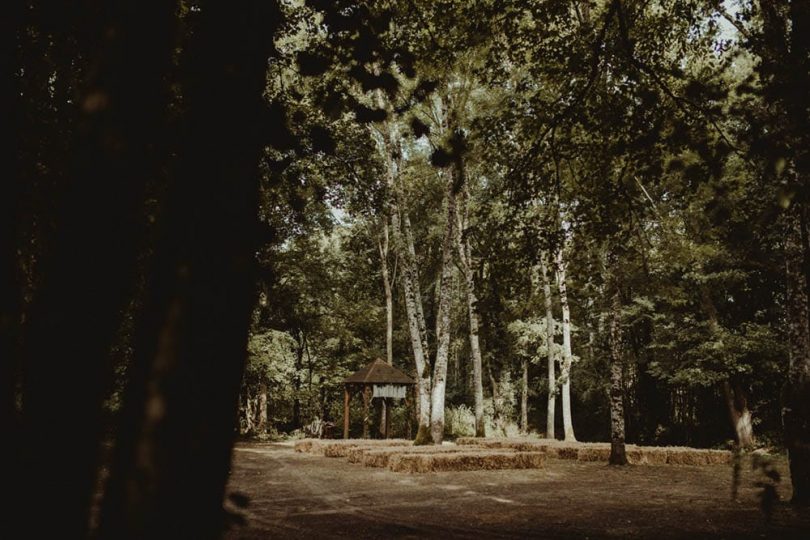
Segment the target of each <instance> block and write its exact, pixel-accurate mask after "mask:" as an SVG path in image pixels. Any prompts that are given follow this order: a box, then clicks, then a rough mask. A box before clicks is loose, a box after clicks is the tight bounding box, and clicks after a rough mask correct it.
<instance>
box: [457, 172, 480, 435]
mask: <svg viewBox="0 0 810 540" xmlns="http://www.w3.org/2000/svg"><path fill="white" fill-rule="evenodd" d="M461 194H462V208H461V209H460V210H459V211H458V212H457V213H458V216H459V220H458V231H457V234H456V238H457V239H458V241H457V249H458V254H459V261H460V266H461V271H462V274H464V285H465V291H466V293H467V317H468V319H469V323H470V357H471V359H472V365H473V396H474V399H475V409H474V410H475V436H476V437H485V436H486V433H485V429H484V382H483V374H482V373H481V345H480V342H479V339H478V311H477V305H478V298H477V297H476V294H475V279H474V275H473V263H472V246H471V245H470V239H469V237H468V236H467V235H466V234H465V233H466V232H467V227H468V202H469V194H468V191H467V188H466V186H462V191H461Z"/></svg>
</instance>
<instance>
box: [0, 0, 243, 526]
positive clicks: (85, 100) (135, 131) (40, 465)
mask: <svg viewBox="0 0 810 540" xmlns="http://www.w3.org/2000/svg"><path fill="white" fill-rule="evenodd" d="M7 8H8V10H9V12H8V13H6V12H4V15H3V17H2V18H3V22H2V32H3V38H2V39H3V41H4V45H8V44H9V43H8V41H11V42H12V43H11V47H10V48H8V49H4V50H3V64H4V65H3V66H2V67H3V68H4V69H7V71H5V73H4V78H3V89H4V90H6V84H10V85H11V86H12V88H10V90H11V91H12V92H14V94H15V95H14V97H13V98H12V100H11V101H9V102H5V103H4V105H9V106H14V104H15V102H18V100H19V99H20V97H26V96H20V94H19V93H18V90H19V89H18V88H14V86H16V85H15V81H18V80H25V79H26V78H28V77H30V72H29V67H30V66H29V65H16V66H14V69H11V67H12V66H9V65H8V61H9V60H11V61H14V60H15V59H16V58H20V59H22V60H23V61H30V52H31V51H20V50H19V49H18V46H19V43H20V42H21V36H22V35H23V34H29V33H34V32H37V33H42V34H43V35H47V36H48V39H55V40H59V41H62V40H63V41H62V42H63V43H66V42H68V41H73V40H75V41H76V42H78V43H82V44H83V45H87V44H88V42H93V49H92V50H83V51H82V53H85V54H84V55H83V56H84V59H81V60H79V59H76V60H77V62H76V63H77V64H81V63H84V61H86V62H88V63H89V64H90V69H88V70H87V74H88V75H87V77H85V79H84V80H83V81H81V83H80V84H77V86H76V87H74V88H73V90H75V91H76V94H75V95H71V96H70V99H71V104H70V106H69V107H68V106H67V104H59V105H57V106H58V107H60V108H61V107H62V106H63V105H64V106H65V109H67V108H69V109H71V112H70V113H69V114H71V115H73V114H75V116H76V125H75V127H74V126H73V125H71V127H70V128H69V129H68V130H67V131H65V132H60V133H58V136H59V137H65V139H66V140H67V142H66V144H65V146H66V147H67V148H69V153H70V159H68V160H65V161H64V162H63V163H53V164H48V165H47V167H48V168H50V166H51V165H52V166H53V168H54V171H55V172H53V173H52V174H53V175H54V177H57V178H59V181H58V182H59V185H56V186H54V187H57V188H58V190H55V191H56V192H57V193H58V194H59V195H58V196H56V197H55V200H54V207H55V208H54V209H50V210H49V212H50V213H51V216H49V217H53V218H54V222H53V223H54V225H55V231H54V234H53V238H52V243H51V247H52V249H51V250H50V251H49V252H48V253H45V254H44V255H45V260H44V261H43V263H42V269H43V270H42V273H41V275H42V281H41V283H40V286H39V287H38V289H37V291H36V293H37V294H36V295H35V296H34V298H33V302H32V304H31V306H30V310H29V311H28V313H27V314H26V315H27V317H26V321H25V326H24V327H23V329H22V330H23V332H24V336H23V339H22V341H21V343H22V344H23V347H24V349H23V350H20V351H14V349H13V347H14V346H15V344H16V343H15V342H16V338H17V337H18V336H15V335H14V332H16V331H17V328H16V325H17V324H18V322H19V319H18V318H17V315H18V314H15V313H14V311H15V310H16V308H15V305H14V303H15V302H16V301H17V300H18V297H17V296H16V294H17V293H19V290H17V291H7V290H6V289H5V287H6V286H8V285H9V283H7V277H6V276H4V280H3V281H4V282H3V283H2V286H3V287H4V289H3V290H0V294H1V295H3V296H4V298H3V299H2V300H0V302H2V303H3V306H2V308H0V309H2V312H0V317H3V319H4V320H0V326H1V327H2V330H1V331H2V332H3V334H4V335H2V336H0V339H2V340H3V341H4V342H5V340H6V339H9V338H10V339H12V340H14V341H11V342H9V343H8V345H7V344H6V343H2V346H3V348H4V349H5V348H6V347H7V346H9V345H10V346H11V347H12V350H11V351H8V352H11V353H15V352H18V353H19V356H17V355H16V354H15V357H6V356H3V357H2V358H0V363H2V364H3V366H4V367H3V369H4V370H5V369H10V370H11V372H10V373H6V372H3V373H0V378H2V379H3V381H2V383H0V385H2V391H3V393H4V395H3V396H2V397H0V400H2V405H0V406H3V407H5V406H6V405H7V404H12V406H13V407H14V410H13V413H12V414H13V418H12V419H11V423H10V424H3V430H4V433H3V440H4V443H3V444H4V446H5V445H9V448H14V445H16V444H19V445H20V446H19V447H18V449H13V450H12V452H14V453H15V454H17V455H15V456H14V457H17V458H19V459H20V461H21V462H17V463H8V462H7V469H8V470H10V471H12V472H11V474H10V478H9V479H8V480H11V481H12V483H11V484H10V485H8V482H7V485H8V487H7V489H8V490H9V491H10V492H14V493H15V495H14V497H13V498H15V499H18V500H21V501H25V502H24V503H23V504H22V505H21V507H20V508H19V510H20V512H14V513H13V514H12V515H10V516H9V517H10V519H11V520H12V524H11V527H12V529H13V528H14V523H13V521H14V520H18V523H19V525H20V526H21V527H24V529H21V530H23V531H25V534H24V535H23V536H25V537H30V538H56V537H61V538H83V537H85V536H87V533H88V530H87V528H88V524H89V518H88V512H89V508H90V505H91V500H92V497H93V492H94V489H95V483H96V473H97V457H98V453H99V448H100V445H99V442H100V440H99V439H100V438H101V436H102V416H101V414H102V400H103V397H104V394H105V392H106V389H107V385H108V383H109V381H110V378H111V375H112V365H111V362H110V346H111V345H112V343H113V339H114V336H115V333H116V331H117V329H118V327H119V321H120V314H121V312H122V310H123V309H124V307H125V306H126V305H127V302H128V300H129V299H130V296H131V293H132V291H133V290H134V288H135V287H134V285H135V283H136V268H137V265H136V256H137V253H138V246H139V244H140V241H141V240H142V234H143V229H142V224H143V221H144V220H143V208H142V204H143V202H144V200H145V194H146V186H148V185H150V184H151V183H152V182H154V179H155V178H157V177H159V176H160V174H161V167H162V166H163V165H165V161H164V160H165V156H166V145H165V139H164V138H163V137H162V134H164V133H165V132H166V131H167V126H166V123H167V122H166V118H167V104H168V85H167V83H166V76H167V74H168V72H169V69H170V60H171V51H172V41H173V38H174V22H173V21H174V6H172V5H171V4H170V3H163V4H150V5H145V4H142V3H139V2H133V1H129V2H117V3H110V4H103V5H101V4H99V5H88V4H84V3H81V4H76V5H74V6H73V7H72V8H71V9H70V10H68V11H65V10H64V9H63V7H62V6H60V7H56V5H55V4H54V5H51V4H49V3H42V4H37V5H36V7H35V8H31V7H29V5H28V4H23V3H19V2H11V3H9V4H7ZM18 8H22V9H24V10H25V14H23V13H19V9H18ZM29 11H30V12H31V15H33V17H30V16H29V15H28V12H29ZM17 15H20V16H24V17H25V18H26V22H27V23H29V24H31V25H32V28H31V29H29V28H26V29H25V31H24V32H22V31H21V32H19V33H18V30H21V29H19V28H15V26H16V25H17V24H18V23H19V22H21V21H19V20H18V19H17ZM7 17H8V18H7ZM45 21H47V22H45ZM77 21H80V23H79V24H78V26H79V27H80V28H81V33H79V32H77V26H74V24H76V22H77ZM39 23H42V24H43V25H44V26H46V27H37V25H38V24H39ZM9 25H10V26H11V27H9ZM147 27H148V28H150V32H144V31H143V29H144V28H147ZM6 32H8V33H6ZM51 36H53V37H51ZM71 52H72V51H71ZM65 53H66V51H65V50H64V49H62V50H56V51H54V54H58V55H65ZM7 54H8V55H10V56H9V57H7V56H6V55H7ZM27 55H29V56H27ZM59 62H60V63H62V62H64V63H63V65H67V64H69V63H71V62H70V56H69V53H68V55H66V56H65V57H62V58H61V59H60V60H59ZM15 64H16V62H15ZM74 66H75V64H72V65H71V68H72V67H74ZM20 72H24V74H23V75H20ZM20 78H22V79H20ZM57 84H61V81H59V82H57ZM48 86H49V87H50V86H51V85H50V84H49V85H48ZM4 93H5V92H4ZM3 97H4V98H7V97H8V96H6V95H4V96H3ZM58 99H59V98H58V97H55V98H54V100H53V101H52V102H50V103H48V106H49V107H50V106H51V105H55V104H56V103H57V100H58ZM3 112H6V111H3ZM19 113H20V111H19V110H17V111H13V113H12V115H11V116H5V115H4V117H3V124H4V126H3V127H4V128H10V129H15V128H20V127H21V126H20V125H19V124H17V123H16V122H15V120H14V117H15V116H16V115H17V114H19ZM50 118H51V117H50V116H49V114H48V113H45V112H43V113H40V112H39V111H38V112H37V116H36V117H34V118H33V120H32V121H34V122H49V121H50ZM21 120H23V119H21ZM22 127H23V130H22V131H21V132H20V133H25V134H30V133H31V132H32V131H34V130H33V128H32V127H29V125H25V126H22ZM34 132H35V131H34ZM4 146H6V150H7V151H10V152H12V156H13V157H12V161H11V163H8V165H14V164H16V161H17V156H18V155H19V154H18V151H19V147H18V146H17V145H14V144H13V143H12V144H11V145H9V143H8V142H7V143H4ZM4 165H6V163H4ZM32 167H33V164H32ZM43 168H44V167H41V166H39V165H37V169H36V170H35V172H33V176H34V177H35V178H36V179H37V180H38V179H40V178H41V177H42V176H44V175H45V174H46V173H44V172H43V171H42V170H41V169H43ZM15 172H16V171H14V170H6V171H5V173H6V175H9V173H10V175H11V178H9V177H7V176H6V175H4V176H3V178H2V180H0V183H3V184H4V188H3V193H2V194H0V197H5V196H9V197H10V199H9V200H7V201H6V200H4V201H3V202H2V203H0V204H2V206H4V207H5V206H6V205H12V204H14V203H15V202H18V201H16V200H15V194H14V193H13V192H11V193H8V192H6V190H7V189H10V190H13V189H15V188H21V187H22V186H20V185H19V184H17V183H16V181H17V179H16V178H14V173H15ZM47 174H51V173H47ZM55 184H56V183H55ZM51 196H53V194H51ZM9 210H10V211H11V212H10V213H9V214H7V215H4V216H3V218H2V219H3V220H4V221H5V220H7V219H13V218H14V217H15V216H16V217H18V218H19V220H18V221H17V222H16V223H15V224H14V225H15V227H14V228H13V229H11V230H9V229H7V228H6V227H7V223H3V228H4V231H3V233H0V234H3V235H4V236H5V235H6V234H9V233H10V234H14V233H13V231H14V230H16V227H19V226H21V225H28V221H29V219H31V218H32V217H33V216H31V215H24V214H23V215H20V214H16V212H18V211H22V212H26V210H27V209H25V208H11V209H8V208H3V211H4V213H5V211H9ZM8 240H12V238H11V237H8ZM2 241H3V243H4V244H5V243H6V241H7V239H6V238H3V239H2ZM20 247H21V249H27V247H24V246H20ZM0 248H1V249H2V250H3V253H0V256H2V257H3V261H2V262H0V264H1V265H3V266H4V270H5V265H6V264H9V265H10V266H9V267H8V269H9V270H11V271H12V272H16V268H14V267H13V265H14V261H17V260H18V258H17V256H16V253H15V254H11V253H7V252H6V250H7V247H6V245H2V246H0ZM7 255H11V256H12V258H11V259H8V260H7V259H5V257H6V256H7ZM8 277H11V276H8ZM6 293H10V294H11V296H10V297H5V294H6ZM6 302H9V304H6ZM6 310H10V311H6ZM6 316H9V317H10V319H8V320H5V317H6ZM6 332H10V334H6ZM6 353H7V351H6V350H2V351H0V355H5V354H6ZM18 358H21V359H22V362H20V363H18V362H17V361H16V360H17V359H18ZM18 368H21V371H22V373H21V375H22V377H21V378H20V377H19V375H20V372H19V371H17V369H18ZM6 377H8V378H6ZM18 381H19V382H20V383H21V384H20V385H19V386H18ZM20 390H21V393H22V396H21V397H22V399H21V401H20V402H19V403H20V404H21V416H20V417H17V414H16V412H17V410H20V409H18V407H17V403H18V401H17V399H18V397H19V396H18V393H19V391H20ZM8 391H10V392H11V394H10V395H9V394H6V392H8ZM237 391H238V389H237ZM9 399H10V400H11V401H9ZM235 405H236V404H235V403H234V412H235ZM5 412H6V411H5V409H4V410H3V413H4V416H5ZM3 420H5V418H3ZM18 421H19V422H18ZM17 426H19V427H20V428H21V431H20V432H18V433H14V432H13V431H11V430H13V428H14V427H17ZM5 430H9V431H5ZM55 440H59V441H66V442H67V444H64V445H62V447H61V448H60V451H59V457H58V459H54V456H53V454H52V453H51V452H49V447H50V446H51V445H52V443H53V441H55ZM17 450H19V453H17ZM16 474H19V478H20V480H21V481H22V484H21V485H19V486H17V485H13V480H14V476H13V475H16ZM30 501H38V502H37V503H36V504H31V503H30ZM12 508H13V507H12ZM42 508H48V512H47V517H44V516H43V514H42V511H41V510H42ZM4 522H5V520H4ZM6 525H8V524H7V523H4V526H6ZM11 536H14V535H11Z"/></svg>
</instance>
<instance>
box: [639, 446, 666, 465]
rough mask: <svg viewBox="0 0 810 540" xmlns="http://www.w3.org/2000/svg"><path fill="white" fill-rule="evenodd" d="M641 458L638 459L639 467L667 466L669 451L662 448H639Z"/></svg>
mask: <svg viewBox="0 0 810 540" xmlns="http://www.w3.org/2000/svg"><path fill="white" fill-rule="evenodd" d="M639 451H640V452H641V456H640V457H639V459H638V462H637V464H639V465H666V464H667V449H666V448H663V447H660V446H641V447H639Z"/></svg>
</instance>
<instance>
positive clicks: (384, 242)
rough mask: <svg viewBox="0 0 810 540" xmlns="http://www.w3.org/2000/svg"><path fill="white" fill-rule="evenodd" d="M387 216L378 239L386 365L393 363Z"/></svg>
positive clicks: (392, 314)
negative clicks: (383, 294) (383, 305)
mask: <svg viewBox="0 0 810 540" xmlns="http://www.w3.org/2000/svg"><path fill="white" fill-rule="evenodd" d="M388 246H389V243H388V217H386V218H385V222H384V223H383V234H382V239H381V240H380V245H379V248H380V269H381V271H382V278H383V287H384V288H385V358H386V361H387V362H388V365H391V366H393V365H394V298H393V293H392V292H391V278H390V276H389V272H388V252H389V248H388Z"/></svg>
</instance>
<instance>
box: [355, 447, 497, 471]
mask: <svg viewBox="0 0 810 540" xmlns="http://www.w3.org/2000/svg"><path fill="white" fill-rule="evenodd" d="M476 450H483V448H481V447H474V446H469V445H467V446H457V445H453V446H411V447H398V448H381V449H376V448H374V449H372V448H361V449H355V450H354V451H353V452H352V454H354V455H357V454H359V455H360V458H359V461H356V462H355V463H362V464H363V465H365V466H366V467H386V466H388V462H389V461H390V459H391V458H392V457H393V456H398V455H401V454H453V453H459V452H471V451H476ZM349 461H351V456H350V457H349Z"/></svg>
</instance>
